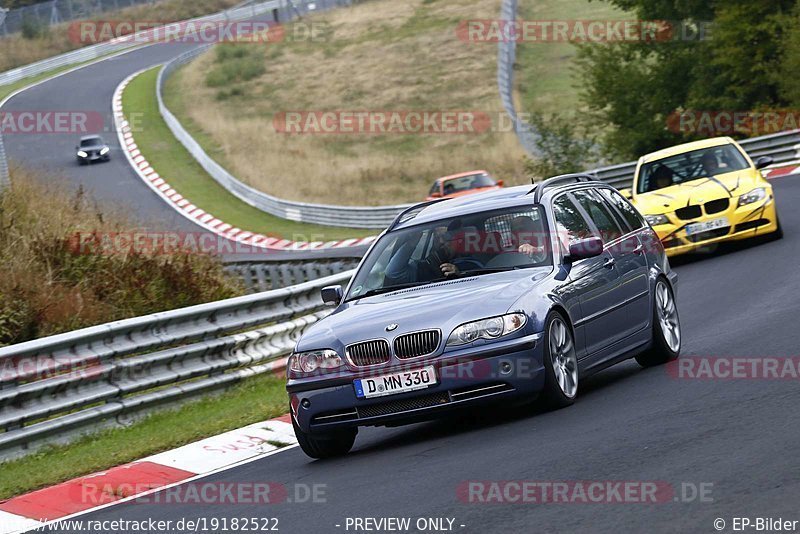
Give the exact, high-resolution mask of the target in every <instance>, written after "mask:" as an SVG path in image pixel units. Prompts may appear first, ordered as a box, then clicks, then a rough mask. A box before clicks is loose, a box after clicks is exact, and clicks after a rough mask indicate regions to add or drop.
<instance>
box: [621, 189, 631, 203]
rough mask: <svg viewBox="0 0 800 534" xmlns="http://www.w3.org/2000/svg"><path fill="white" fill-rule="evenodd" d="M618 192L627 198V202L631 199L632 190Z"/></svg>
mask: <svg viewBox="0 0 800 534" xmlns="http://www.w3.org/2000/svg"><path fill="white" fill-rule="evenodd" d="M619 192H620V193H621V194H622V196H623V197H625V198H627V199H628V200H630V199H632V198H633V190H632V189H620V190H619Z"/></svg>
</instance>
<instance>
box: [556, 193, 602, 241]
mask: <svg viewBox="0 0 800 534" xmlns="http://www.w3.org/2000/svg"><path fill="white" fill-rule="evenodd" d="M553 212H554V213H555V216H556V224H557V225H558V228H557V229H556V232H558V237H559V241H560V242H561V245H562V246H563V247H564V249H565V250H566V249H568V248H569V245H570V244H571V243H574V242H575V241H579V240H581V239H586V238H587V237H591V235H592V231H591V229H590V228H589V223H587V222H586V219H584V218H583V216H582V215H581V213H580V211H578V208H577V207H575V204H573V202H572V201H571V200H570V199H569V197H568V196H567V195H561V196H560V197H558V198H557V199H556V200H555V202H553Z"/></svg>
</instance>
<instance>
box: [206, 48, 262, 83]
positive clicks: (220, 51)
mask: <svg viewBox="0 0 800 534" xmlns="http://www.w3.org/2000/svg"><path fill="white" fill-rule="evenodd" d="M215 53H216V56H215V58H214V66H213V67H212V69H211V70H210V71H209V72H208V74H207V75H206V85H208V86H209V87H223V86H228V85H232V84H235V83H241V82H246V81H249V80H252V79H254V78H257V77H259V76H261V75H262V74H264V72H266V66H265V60H264V53H263V51H262V50H261V49H258V48H256V47H254V46H252V45H249V44H224V45H220V46H217V47H216V49H215Z"/></svg>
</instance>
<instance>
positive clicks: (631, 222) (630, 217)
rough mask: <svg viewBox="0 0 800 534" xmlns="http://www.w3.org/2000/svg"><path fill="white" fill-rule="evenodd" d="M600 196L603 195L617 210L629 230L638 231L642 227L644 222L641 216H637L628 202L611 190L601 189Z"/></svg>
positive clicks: (634, 209)
mask: <svg viewBox="0 0 800 534" xmlns="http://www.w3.org/2000/svg"><path fill="white" fill-rule="evenodd" d="M600 194H601V195H603V197H605V199H606V200H607V201H608V202H610V203H611V205H612V206H614V207H615V208H617V211H619V213H620V214H622V217H623V218H624V219H625V222H627V223H628V226H630V228H631V230H638V229H640V228H642V227H643V226H644V220H643V219H642V217H641V215H639V212H637V211H636V208H634V207H633V206H631V204H630V202H628V201H627V200H625V198H624V197H623V196H622V195H620V194H619V193H617V192H616V191H612V190H611V189H601V190H600Z"/></svg>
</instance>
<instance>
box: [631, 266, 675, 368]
mask: <svg viewBox="0 0 800 534" xmlns="http://www.w3.org/2000/svg"><path fill="white" fill-rule="evenodd" d="M654 293H655V295H654V297H655V298H654V302H653V343H652V347H650V349H648V351H647V352H645V353H643V354H640V355H638V356H637V357H636V361H637V362H638V363H639V365H641V366H642V367H653V366H656V365H663V364H665V363H667V362H671V361H673V360H676V359H677V358H678V356H679V355H680V352H681V322H680V318H679V317H678V307H677V305H676V304H675V296H674V293H673V292H672V288H671V287H670V286H669V284H668V283H667V281H666V280H665V279H664V278H659V279H658V280H657V281H656V288H655V292H654Z"/></svg>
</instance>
